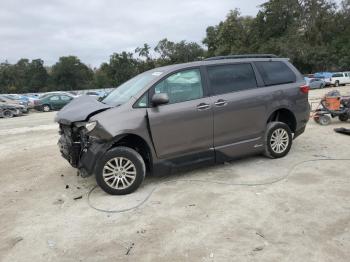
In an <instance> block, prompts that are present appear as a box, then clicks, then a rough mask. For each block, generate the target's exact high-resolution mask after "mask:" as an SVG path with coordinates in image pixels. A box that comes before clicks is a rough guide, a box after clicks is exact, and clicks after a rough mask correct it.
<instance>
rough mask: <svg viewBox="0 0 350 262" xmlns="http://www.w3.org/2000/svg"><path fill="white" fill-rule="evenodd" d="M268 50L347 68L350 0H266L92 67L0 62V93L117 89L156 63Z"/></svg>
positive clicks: (320, 66) (304, 62) (68, 59)
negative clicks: (191, 34)
mask: <svg viewBox="0 0 350 262" xmlns="http://www.w3.org/2000/svg"><path fill="white" fill-rule="evenodd" d="M249 53H272V54H276V55H278V56H281V57H288V58H290V59H291V61H292V62H293V64H294V65H295V66H296V67H297V68H298V69H299V70H300V71H301V72H302V73H305V74H307V73H312V72H315V71H340V70H348V71H350V0H344V1H342V2H341V4H340V5H339V6H337V4H336V3H335V2H334V1H333V0H270V1H267V2H265V3H264V4H262V5H261V6H260V9H259V11H258V13H257V15H256V16H255V17H251V16H243V15H241V13H240V12H239V11H238V10H232V11H230V12H229V13H228V15H227V16H226V18H225V19H224V20H223V21H221V22H220V23H219V24H217V25H214V26H209V27H208V28H207V29H206V36H205V38H204V39H203V41H202V43H200V44H199V43H195V42H187V41H185V40H183V41H180V42H172V41H169V40H168V39H166V38H165V39H163V40H160V41H159V42H158V44H157V45H156V46H155V47H153V48H152V47H151V46H150V45H148V44H144V45H143V46H141V47H138V48H136V49H135V51H134V52H125V51H124V52H121V53H114V54H112V55H111V56H110V59H109V61H108V62H105V63H102V64H101V65H100V66H99V67H98V68H91V67H89V66H87V65H85V64H84V63H82V62H81V61H80V60H79V58H78V57H75V56H65V57H60V58H59V61H58V62H57V63H56V64H54V65H53V66H50V67H48V66H45V65H44V61H43V60H41V59H35V60H31V61H30V60H28V59H20V60H19V61H18V62H17V63H16V64H10V63H8V62H3V63H1V64H0V93H30V92H46V91H51V90H80V89H92V88H109V87H116V86H118V85H120V84H121V83H123V82H125V81H126V80H128V79H129V78H131V77H133V76H134V75H136V74H138V73H141V72H144V71H146V70H149V69H152V68H154V67H158V66H164V65H169V64H174V63H184V62H190V61H196V60H201V59H204V58H206V57H211V56H218V55H229V54H249Z"/></svg>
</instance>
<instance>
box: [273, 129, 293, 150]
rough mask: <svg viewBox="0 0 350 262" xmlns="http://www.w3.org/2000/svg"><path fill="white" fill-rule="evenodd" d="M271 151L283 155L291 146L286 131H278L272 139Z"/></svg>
mask: <svg viewBox="0 0 350 262" xmlns="http://www.w3.org/2000/svg"><path fill="white" fill-rule="evenodd" d="M270 145H271V149H272V150H273V151H274V152H275V153H277V154H281V153H283V152H284V151H285V150H286V149H287V148H288V145H289V136H288V133H287V131H286V130H284V129H283V128H278V129H276V130H275V131H274V132H273V133H272V135H271V139H270Z"/></svg>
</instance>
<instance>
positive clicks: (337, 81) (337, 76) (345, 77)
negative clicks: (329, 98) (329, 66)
mask: <svg viewBox="0 0 350 262" xmlns="http://www.w3.org/2000/svg"><path fill="white" fill-rule="evenodd" d="M330 84H331V85H334V86H340V85H346V84H350V73H349V72H339V73H334V74H333V75H332V77H331V78H330Z"/></svg>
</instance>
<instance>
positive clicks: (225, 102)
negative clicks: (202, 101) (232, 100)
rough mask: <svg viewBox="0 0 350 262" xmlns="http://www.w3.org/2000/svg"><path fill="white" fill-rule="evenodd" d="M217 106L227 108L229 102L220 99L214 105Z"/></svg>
mask: <svg viewBox="0 0 350 262" xmlns="http://www.w3.org/2000/svg"><path fill="white" fill-rule="evenodd" d="M214 104H215V105H216V106H226V105H227V101H226V100H224V99H219V100H218V101H216V102H215V103H214Z"/></svg>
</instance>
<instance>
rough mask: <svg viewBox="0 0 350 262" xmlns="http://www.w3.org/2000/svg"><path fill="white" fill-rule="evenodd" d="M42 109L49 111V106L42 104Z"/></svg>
mask: <svg viewBox="0 0 350 262" xmlns="http://www.w3.org/2000/svg"><path fill="white" fill-rule="evenodd" d="M42 109H43V111H44V112H50V110H51V107H50V106H49V105H43V106H42Z"/></svg>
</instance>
